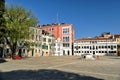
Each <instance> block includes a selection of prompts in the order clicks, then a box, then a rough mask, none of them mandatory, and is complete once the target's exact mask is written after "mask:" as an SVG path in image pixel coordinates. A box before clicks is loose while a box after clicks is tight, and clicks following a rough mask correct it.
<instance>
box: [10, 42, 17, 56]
mask: <svg viewBox="0 0 120 80" xmlns="http://www.w3.org/2000/svg"><path fill="white" fill-rule="evenodd" d="M10 49H11V57H12V58H14V56H15V55H16V52H17V43H13V44H12V45H10Z"/></svg>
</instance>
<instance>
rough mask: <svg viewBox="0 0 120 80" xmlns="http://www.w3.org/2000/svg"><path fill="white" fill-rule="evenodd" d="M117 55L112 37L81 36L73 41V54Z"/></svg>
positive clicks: (115, 44)
mask: <svg viewBox="0 0 120 80" xmlns="http://www.w3.org/2000/svg"><path fill="white" fill-rule="evenodd" d="M81 54H92V55H117V42H116V41H115V40H113V39H112V38H105V37H96V38H81V39H77V40H75V41H74V55H81Z"/></svg>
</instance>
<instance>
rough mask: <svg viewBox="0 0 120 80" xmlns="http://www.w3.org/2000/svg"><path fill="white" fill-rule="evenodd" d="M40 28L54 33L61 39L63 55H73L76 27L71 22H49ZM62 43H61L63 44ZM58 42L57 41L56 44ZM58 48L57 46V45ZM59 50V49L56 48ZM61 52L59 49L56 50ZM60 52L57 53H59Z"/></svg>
mask: <svg viewBox="0 0 120 80" xmlns="http://www.w3.org/2000/svg"><path fill="white" fill-rule="evenodd" d="M38 27H39V28H42V29H44V30H45V31H48V32H51V33H53V34H54V36H55V38H56V40H58V39H59V40H60V41H61V43H62V49H61V50H62V52H61V54H62V55H73V51H72V49H73V41H74V28H73V26H72V25H71V24H64V23H62V24H47V25H40V26H38ZM61 43H60V44H61ZM57 44H58V43H56V42H55V45H57ZM55 48H57V47H55ZM55 50H59V49H55ZM56 52H59V51H56ZM57 54H58V53H56V55H57Z"/></svg>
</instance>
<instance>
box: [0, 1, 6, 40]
mask: <svg viewBox="0 0 120 80" xmlns="http://www.w3.org/2000/svg"><path fill="white" fill-rule="evenodd" d="M4 13H5V0H0V40H3V38H4V36H5V33H6V30H5V29H6V27H5V19H4V17H3V15H4Z"/></svg>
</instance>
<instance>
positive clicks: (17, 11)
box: [4, 6, 38, 56]
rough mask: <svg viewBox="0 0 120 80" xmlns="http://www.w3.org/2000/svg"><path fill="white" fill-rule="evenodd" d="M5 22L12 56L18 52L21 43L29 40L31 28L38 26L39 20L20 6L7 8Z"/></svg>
mask: <svg viewBox="0 0 120 80" xmlns="http://www.w3.org/2000/svg"><path fill="white" fill-rule="evenodd" d="M4 17H5V20H6V27H7V37H6V40H7V43H8V45H9V47H10V49H11V51H12V52H11V54H12V56H14V55H15V53H16V52H17V51H18V49H17V48H18V46H19V43H20V42H22V41H23V40H25V39H28V38H29V35H30V33H31V32H30V30H29V28H30V27H33V26H36V25H37V22H38V20H37V18H36V17H35V16H34V15H33V14H32V11H27V10H26V9H25V8H23V7H20V6H11V7H9V8H8V7H7V8H6V12H5V16H4Z"/></svg>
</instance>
